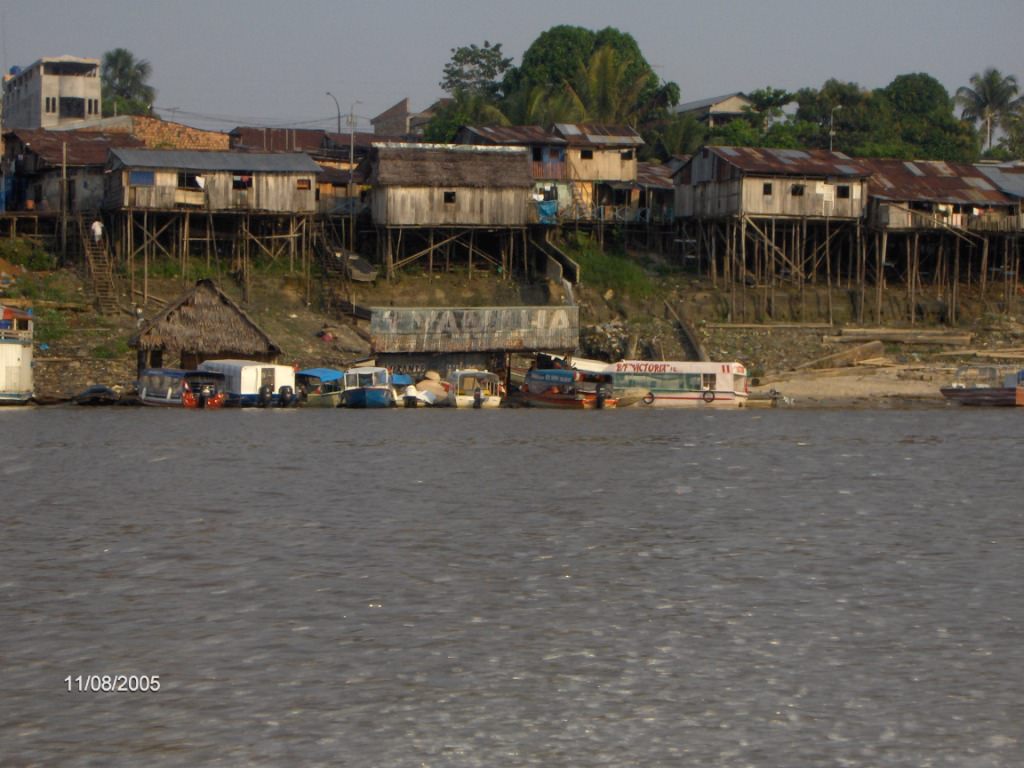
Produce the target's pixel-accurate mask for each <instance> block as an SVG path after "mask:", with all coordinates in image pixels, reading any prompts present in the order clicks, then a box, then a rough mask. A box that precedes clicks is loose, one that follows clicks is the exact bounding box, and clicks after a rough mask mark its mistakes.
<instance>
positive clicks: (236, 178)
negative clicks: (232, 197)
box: [231, 173, 252, 189]
mask: <svg viewBox="0 0 1024 768" xmlns="http://www.w3.org/2000/svg"><path fill="white" fill-rule="evenodd" d="M231 188H232V189H252V176H249V175H247V174H242V173H236V174H234V175H233V176H232V177H231Z"/></svg>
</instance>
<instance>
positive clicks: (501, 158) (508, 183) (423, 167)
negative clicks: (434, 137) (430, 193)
mask: <svg viewBox="0 0 1024 768" xmlns="http://www.w3.org/2000/svg"><path fill="white" fill-rule="evenodd" d="M529 157H530V155H529V150H527V149H526V148H525V147H520V146H511V147H493V146H480V145H476V144H374V145H373V151H372V153H371V155H370V163H371V168H370V172H369V174H368V179H369V181H370V183H372V184H377V185H381V186H416V187H481V188H482V187H506V188H507V187H529V186H530V185H531V184H532V183H533V177H532V176H531V175H530V164H529Z"/></svg>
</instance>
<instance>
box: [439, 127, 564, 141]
mask: <svg viewBox="0 0 1024 768" xmlns="http://www.w3.org/2000/svg"><path fill="white" fill-rule="evenodd" d="M459 133H460V134H462V136H463V137H464V138H467V139H472V140H473V141H475V142H485V143H488V144H557V145H563V144H565V143H566V142H565V139H563V138H562V137H561V136H556V135H555V134H553V133H551V132H550V131H546V130H544V129H543V128H541V127H540V126H539V125H481V126H476V125H464V126H462V128H460V129H459Z"/></svg>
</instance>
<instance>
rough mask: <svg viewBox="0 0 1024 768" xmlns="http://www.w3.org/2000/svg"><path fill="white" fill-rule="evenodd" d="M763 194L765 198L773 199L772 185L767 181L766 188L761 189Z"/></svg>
mask: <svg viewBox="0 0 1024 768" xmlns="http://www.w3.org/2000/svg"><path fill="white" fill-rule="evenodd" d="M761 193H762V194H763V195H764V196H765V197H771V196H772V183H771V182H770V181H766V182H765V183H764V186H763V187H761Z"/></svg>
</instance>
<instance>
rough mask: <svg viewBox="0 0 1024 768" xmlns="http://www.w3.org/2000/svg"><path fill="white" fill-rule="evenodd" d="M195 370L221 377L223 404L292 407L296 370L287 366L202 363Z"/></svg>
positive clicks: (237, 362)
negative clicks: (222, 377)
mask: <svg viewBox="0 0 1024 768" xmlns="http://www.w3.org/2000/svg"><path fill="white" fill-rule="evenodd" d="M198 370H200V371H205V372H207V373H211V372H212V373H220V374H223V376H224V391H225V393H226V399H225V401H224V405H226V406H233V407H242V408H246V407H253V406H256V407H262V408H269V407H271V406H279V407H282V408H284V407H288V406H291V405H295V402H296V397H295V371H294V370H293V369H292V367H291V366H289V365H275V364H274V363H260V362H257V361H255V360H205V361H203V362H201V363H200V364H199V368H198Z"/></svg>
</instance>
